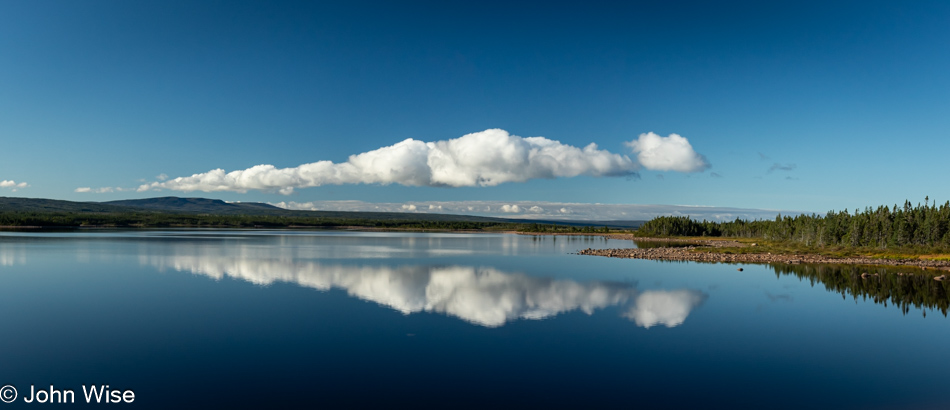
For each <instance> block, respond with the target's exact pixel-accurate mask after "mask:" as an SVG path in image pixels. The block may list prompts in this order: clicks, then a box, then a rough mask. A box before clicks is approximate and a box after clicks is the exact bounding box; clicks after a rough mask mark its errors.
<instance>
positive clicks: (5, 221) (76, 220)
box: [0, 212, 523, 230]
mask: <svg viewBox="0 0 950 410" xmlns="http://www.w3.org/2000/svg"><path fill="white" fill-rule="evenodd" d="M0 226H7V227H200V228H287V227H306V228H338V227H365V228H383V229H435V230H473V229H474V230H486V229H488V230H515V229H518V228H521V227H523V225H522V224H513V223H502V222H480V221H432V220H422V219H411V218H408V217H405V218H404V219H372V218H339V217H325V216H310V217H306V216H275V215H188V214H178V213H161V212H130V213H111V212H106V213H101V212H0Z"/></svg>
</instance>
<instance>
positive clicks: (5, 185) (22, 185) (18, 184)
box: [0, 179, 30, 192]
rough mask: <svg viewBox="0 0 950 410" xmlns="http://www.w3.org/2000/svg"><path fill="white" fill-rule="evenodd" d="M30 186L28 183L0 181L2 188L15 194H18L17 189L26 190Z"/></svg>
mask: <svg viewBox="0 0 950 410" xmlns="http://www.w3.org/2000/svg"><path fill="white" fill-rule="evenodd" d="M28 186H30V184H27V183H26V182H16V181H13V180H7V179H5V180H3V181H0V188H10V189H11V190H13V192H16V190H17V189H20V188H26V187H28Z"/></svg>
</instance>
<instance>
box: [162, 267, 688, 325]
mask: <svg viewBox="0 0 950 410" xmlns="http://www.w3.org/2000/svg"><path fill="white" fill-rule="evenodd" d="M148 263H149V264H150V265H153V266H155V267H157V268H159V269H161V270H165V269H169V268H170V269H174V270H177V271H184V272H192V273H196V274H202V275H206V276H209V277H212V278H215V279H221V278H224V277H225V276H230V277H232V278H237V279H242V280H245V281H248V282H251V283H255V284H258V285H268V284H271V283H274V282H289V283H296V284H298V285H300V286H306V287H311V288H315V289H319V290H329V289H331V288H338V289H343V290H346V292H347V293H349V294H350V295H352V296H355V297H358V298H360V299H363V300H368V301H372V302H375V303H378V304H381V305H385V306H388V307H390V308H393V309H395V310H398V311H400V312H402V313H404V314H410V313H416V312H437V313H442V314H447V315H449V316H455V317H457V318H460V319H462V320H465V321H467V322H470V323H474V324H478V325H482V326H486V327H498V326H502V325H504V324H505V323H507V322H509V321H512V320H516V319H544V318H549V317H553V316H556V315H558V314H560V313H564V312H569V311H573V310H580V311H582V312H584V313H587V314H588V315H590V314H593V313H594V311H595V310H597V309H603V308H607V307H612V306H616V307H619V308H621V309H622V310H623V311H624V313H623V316H624V317H626V318H628V319H630V320H633V321H634V322H635V323H636V324H637V325H638V326H642V327H645V328H649V327H651V326H655V325H660V324H662V325H665V326H667V327H674V326H678V325H680V324H682V323H683V321H684V320H685V319H686V317H687V316H688V315H689V313H690V311H692V309H694V308H696V307H697V306H699V305H700V304H701V303H702V302H703V301H704V300H705V299H706V297H707V295H706V294H704V293H702V292H700V291H696V290H688V289H680V290H673V291H661V290H651V291H645V292H640V291H639V290H637V288H636V287H635V286H633V285H631V284H624V283H615V282H597V281H593V282H584V283H581V282H576V281H573V280H564V279H551V278H541V277H534V276H528V275H525V274H520V273H506V272H502V271H499V270H497V269H494V268H486V267H472V266H420V265H407V266H399V267H390V266H369V265H362V266H353V265H324V264H320V263H315V262H293V261H287V260H273V259H269V260H264V259H241V258H235V257H224V256H208V255H200V256H199V255H174V256H152V257H149V260H148Z"/></svg>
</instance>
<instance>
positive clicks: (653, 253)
mask: <svg viewBox="0 0 950 410" xmlns="http://www.w3.org/2000/svg"><path fill="white" fill-rule="evenodd" d="M643 239H644V238H637V240H638V241H641V240H643ZM709 242H711V243H709V244H705V243H704V244H702V245H701V246H683V247H659V248H633V249H590V248H588V249H584V250H581V251H580V252H578V254H580V255H596V256H606V257H610V258H631V259H651V260H662V261H693V262H708V263H765V264H771V263H788V264H796V263H828V264H848V265H884V266H906V267H916V268H923V269H937V270H950V261H934V260H922V259H899V260H898V259H877V258H865V257H848V258H838V257H828V256H822V255H820V254H799V255H785V254H782V255H780V254H771V253H716V252H703V248H708V247H709V246H715V247H731V246H737V247H739V246H741V245H740V244H739V243H738V242H734V243H730V242H733V241H709Z"/></svg>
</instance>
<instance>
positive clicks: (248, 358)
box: [0, 230, 950, 408]
mask: <svg viewBox="0 0 950 410" xmlns="http://www.w3.org/2000/svg"><path fill="white" fill-rule="evenodd" d="M632 246H633V244H632V242H628V241H619V240H612V239H611V240H608V239H605V238H602V237H555V236H521V235H510V234H452V233H431V234H430V233H378V232H340V231H258V230H115V231H108V230H93V231H73V232H59V233H56V232H45V233H31V232H2V233H0V309H2V310H0V311H2V312H3V321H2V329H3V336H2V337H0V352H2V355H0V385H9V386H12V387H15V389H16V390H17V393H18V397H17V398H16V399H15V400H14V404H18V405H20V406H25V405H28V404H37V402H36V401H34V402H33V403H26V402H25V401H24V400H25V399H28V398H30V397H31V396H32V397H33V398H34V399H37V398H38V397H39V398H40V399H42V398H43V396H42V395H39V396H38V395H37V394H36V392H35V391H36V390H44V391H45V392H46V394H47V395H49V394H50V391H51V390H56V391H58V392H61V393H60V394H59V395H56V394H53V395H52V396H50V397H52V398H57V397H58V398H62V397H64V396H63V394H64V393H63V392H65V391H66V390H71V391H73V392H74V393H75V402H76V403H77V404H79V403H84V402H85V401H86V400H85V397H84V394H85V393H84V388H91V387H92V386H99V387H100V388H102V386H105V385H108V386H109V387H108V389H110V390H111V391H115V392H120V393H124V392H125V391H127V390H128V391H131V392H133V394H134V401H133V403H132V405H131V406H132V407H136V408H168V407H239V406H248V407H270V408H278V407H313V408H317V407H322V408H340V407H371V406H372V407H377V406H396V405H402V406H407V405H408V406H415V407H427V408H431V407H440V408H448V407H489V406H490V407H504V408H513V407H519V408H521V407H530V408H536V407H573V408H580V407H593V406H597V407H601V406H603V407H606V406H611V407H644V408H657V407H661V408H710V407H742V408H802V407H819V408H832V407H833V408H948V407H950V397H948V396H947V395H946V393H945V392H944V385H945V381H944V380H943V377H945V374H946V370H947V363H950V351H948V349H947V347H946V342H947V341H948V340H950V322H948V320H947V317H946V307H947V301H948V299H947V293H946V288H945V286H946V285H944V284H943V283H940V282H936V281H933V280H932V279H929V278H924V277H923V276H920V275H917V276H913V277H909V276H904V275H901V276H898V275H896V273H897V272H898V271H894V270H879V269H874V270H869V269H866V268H853V267H822V266H808V265H798V266H791V265H789V266H776V267H771V266H767V265H729V264H698V263H692V262H685V263H682V262H681V263H670V262H657V261H646V260H626V259H615V258H604V257H596V256H581V255H576V254H574V252H577V251H578V250H580V249H585V248H619V247H632ZM740 267H741V268H743V270H742V271H738V270H737V269H738V268H740ZM866 272H872V273H877V274H878V276H874V277H871V278H866V279H862V278H861V277H860V274H861V273H866ZM902 273H903V272H902ZM925 279H926V280H925ZM31 386H33V390H34V392H33V393H32V394H31ZM50 386H52V387H50ZM8 393H9V391H6V392H2V397H4V398H6V397H10V396H7V394H8ZM66 397H68V396H66ZM115 405H116V406H120V407H122V406H125V404H122V403H117V404H115Z"/></svg>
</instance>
